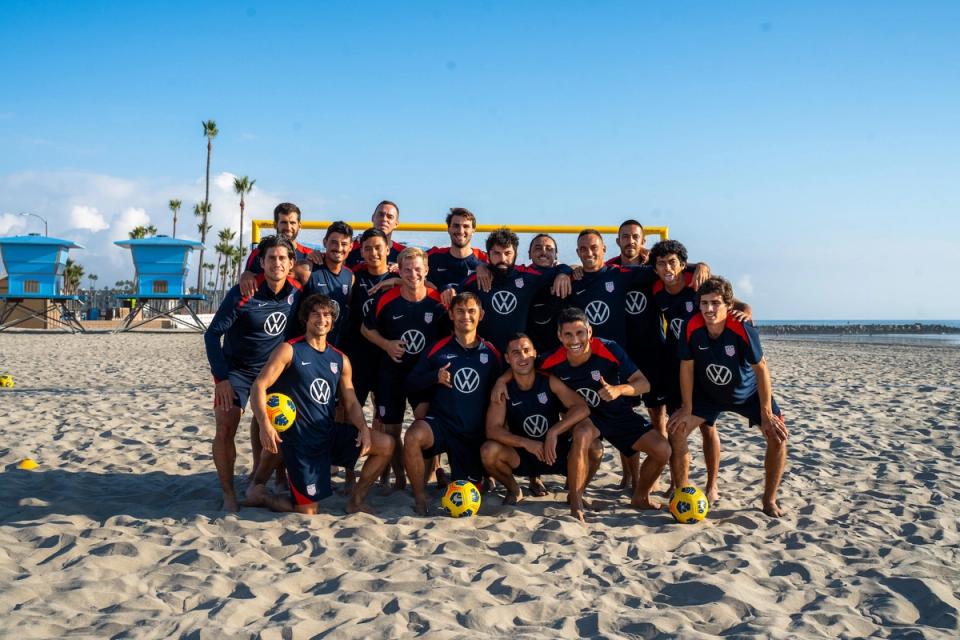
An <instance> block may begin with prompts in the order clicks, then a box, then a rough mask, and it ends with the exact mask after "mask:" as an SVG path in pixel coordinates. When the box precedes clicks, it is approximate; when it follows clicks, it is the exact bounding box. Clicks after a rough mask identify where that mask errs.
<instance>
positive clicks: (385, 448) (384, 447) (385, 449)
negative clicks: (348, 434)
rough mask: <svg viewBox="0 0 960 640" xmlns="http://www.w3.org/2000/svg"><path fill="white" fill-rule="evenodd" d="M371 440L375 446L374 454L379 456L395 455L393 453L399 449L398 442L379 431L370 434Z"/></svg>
mask: <svg viewBox="0 0 960 640" xmlns="http://www.w3.org/2000/svg"><path fill="white" fill-rule="evenodd" d="M370 439H371V442H372V444H373V447H372V448H373V452H374V453H376V454H379V455H387V456H390V455H393V452H394V450H395V449H396V447H397V441H396V440H394V439H393V438H391V437H390V436H388V435H387V434H385V433H381V432H379V431H374V432H372V433H371V434H370Z"/></svg>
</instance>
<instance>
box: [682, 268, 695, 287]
mask: <svg viewBox="0 0 960 640" xmlns="http://www.w3.org/2000/svg"><path fill="white" fill-rule="evenodd" d="M683 284H684V285H685V286H687V287H690V288H693V274H692V273H687V272H686V271H684V272H683Z"/></svg>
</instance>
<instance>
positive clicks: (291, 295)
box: [287, 293, 293, 305]
mask: <svg viewBox="0 0 960 640" xmlns="http://www.w3.org/2000/svg"><path fill="white" fill-rule="evenodd" d="M287 304H290V305H292V304H293V294H292V293H291V294H290V295H288V296H287Z"/></svg>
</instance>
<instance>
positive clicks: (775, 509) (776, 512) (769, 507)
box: [763, 500, 786, 518]
mask: <svg viewBox="0 0 960 640" xmlns="http://www.w3.org/2000/svg"><path fill="white" fill-rule="evenodd" d="M763 512H764V513H765V514H767V515H768V516H770V517H771V518H779V517H781V516H782V515H783V514H784V513H786V511H784V510H783V509H781V508H780V505H778V504H777V501H776V500H774V501H773V502H764V503H763Z"/></svg>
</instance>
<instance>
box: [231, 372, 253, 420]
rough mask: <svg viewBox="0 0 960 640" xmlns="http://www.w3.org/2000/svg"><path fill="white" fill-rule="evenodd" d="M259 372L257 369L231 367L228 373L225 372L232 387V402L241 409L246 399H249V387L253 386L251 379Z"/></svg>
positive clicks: (244, 405) (245, 404)
mask: <svg viewBox="0 0 960 640" xmlns="http://www.w3.org/2000/svg"><path fill="white" fill-rule="evenodd" d="M259 373H260V372H259V371H251V370H249V369H231V370H230V373H228V374H227V380H229V381H230V386H231V387H233V404H235V405H236V406H238V407H240V410H241V411H243V410H244V409H245V408H246V406H247V400H249V399H250V387H252V386H253V381H254V380H256V379H257V375H258V374H259Z"/></svg>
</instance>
